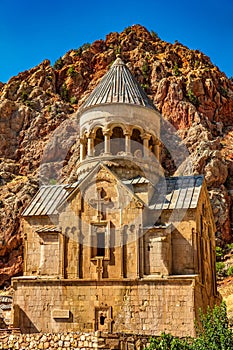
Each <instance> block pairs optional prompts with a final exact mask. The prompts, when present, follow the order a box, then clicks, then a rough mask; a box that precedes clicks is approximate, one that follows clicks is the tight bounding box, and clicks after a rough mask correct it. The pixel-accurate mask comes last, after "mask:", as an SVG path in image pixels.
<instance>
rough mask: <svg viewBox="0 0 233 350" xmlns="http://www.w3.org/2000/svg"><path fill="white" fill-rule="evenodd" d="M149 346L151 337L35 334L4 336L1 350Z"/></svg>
mask: <svg viewBox="0 0 233 350" xmlns="http://www.w3.org/2000/svg"><path fill="white" fill-rule="evenodd" d="M147 345H149V336H142V335H130V334H117V333H116V334H110V333H105V332H99V331H97V332H92V333H78V332H71V333H69V332H67V333H56V334H55V333H54V334H53V333H35V334H10V335H9V334H5V335H4V334H2V335H0V349H5V350H9V349H14V350H29V349H58V350H63V349H64V350H97V349H109V350H110V349H121V350H138V349H143V348H144V347H145V346H147Z"/></svg>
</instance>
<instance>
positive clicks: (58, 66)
mask: <svg viewBox="0 0 233 350" xmlns="http://www.w3.org/2000/svg"><path fill="white" fill-rule="evenodd" d="M63 66H64V62H63V59H62V58H61V57H60V58H58V60H56V62H55V63H54V65H53V67H54V68H55V69H61V68H62V67H63Z"/></svg>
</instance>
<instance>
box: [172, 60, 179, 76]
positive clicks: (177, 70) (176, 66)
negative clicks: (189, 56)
mask: <svg viewBox="0 0 233 350" xmlns="http://www.w3.org/2000/svg"><path fill="white" fill-rule="evenodd" d="M173 74H174V75H175V76H178V75H180V70H179V67H178V63H177V62H175V64H174V66H173Z"/></svg>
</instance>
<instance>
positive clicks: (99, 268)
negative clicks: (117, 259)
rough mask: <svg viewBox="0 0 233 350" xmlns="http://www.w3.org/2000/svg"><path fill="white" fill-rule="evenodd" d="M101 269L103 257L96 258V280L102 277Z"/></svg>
mask: <svg viewBox="0 0 233 350" xmlns="http://www.w3.org/2000/svg"><path fill="white" fill-rule="evenodd" d="M103 270H104V269H103V259H97V266H96V273H97V279H98V281H99V280H101V279H102V276H103Z"/></svg>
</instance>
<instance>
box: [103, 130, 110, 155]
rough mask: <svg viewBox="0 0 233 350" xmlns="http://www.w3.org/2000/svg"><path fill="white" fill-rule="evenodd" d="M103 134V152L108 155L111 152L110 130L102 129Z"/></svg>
mask: <svg viewBox="0 0 233 350" xmlns="http://www.w3.org/2000/svg"><path fill="white" fill-rule="evenodd" d="M103 135H104V154H105V155H109V154H111V150H110V136H111V132H110V131H109V130H104V131H103Z"/></svg>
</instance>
